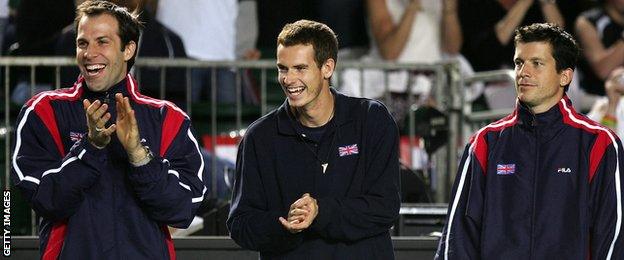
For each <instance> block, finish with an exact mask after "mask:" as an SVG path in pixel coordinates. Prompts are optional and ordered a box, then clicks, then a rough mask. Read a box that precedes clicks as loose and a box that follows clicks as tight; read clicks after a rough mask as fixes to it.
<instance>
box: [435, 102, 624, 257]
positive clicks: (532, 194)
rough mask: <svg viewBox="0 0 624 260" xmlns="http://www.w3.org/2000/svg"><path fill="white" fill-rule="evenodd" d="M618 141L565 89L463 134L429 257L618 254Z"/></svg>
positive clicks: (623, 248) (622, 247)
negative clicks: (535, 109)
mask: <svg viewBox="0 0 624 260" xmlns="http://www.w3.org/2000/svg"><path fill="white" fill-rule="evenodd" d="M623 156H624V152H623V150H622V143H621V142H620V140H619V138H618V137H617V136H616V135H615V134H614V133H612V132H611V131H609V130H608V129H607V128H605V127H603V126H601V125H598V124H597V123H595V122H593V121H591V120H589V119H587V118H586V117H585V116H583V115H580V114H578V113H577V112H576V111H575V110H574V108H573V107H572V105H571V102H570V100H569V99H568V98H567V97H563V98H562V99H561V100H560V101H559V103H557V105H555V106H553V107H552V108H551V109H550V110H548V111H547V112H544V113H541V114H537V115H534V114H532V113H531V112H530V111H529V110H528V109H527V108H526V107H525V106H523V105H521V104H520V103H518V105H516V110H515V111H514V113H512V114H511V115H509V116H507V117H505V118H503V119H501V120H499V121H497V122H495V123H492V124H490V125H488V126H486V127H484V128H482V129H481V130H479V131H478V132H477V133H476V135H475V136H473V138H472V139H471V141H470V143H469V144H468V145H467V148H466V150H465V152H464V155H463V157H462V160H461V163H460V165H459V169H458V174H457V177H456V179H455V185H454V187H453V196H452V198H451V201H450V203H449V212H448V219H447V225H446V227H445V228H444V231H443V236H442V238H441V240H440V243H439V246H438V252H437V254H436V258H437V259H579V260H580V259H624V234H623V233H624V231H623V230H622V224H623V223H622V177H623V175H622V170H623V169H622V162H623V161H622V159H623V158H624V157H623Z"/></svg>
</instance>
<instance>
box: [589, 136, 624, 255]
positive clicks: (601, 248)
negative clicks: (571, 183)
mask: <svg viewBox="0 0 624 260" xmlns="http://www.w3.org/2000/svg"><path fill="white" fill-rule="evenodd" d="M613 138H614V140H616V142H615V143H612V144H611V145H610V146H609V147H608V148H607V150H606V151H605V154H604V155H603V157H602V160H601V162H600V164H599V165H598V168H597V170H596V173H595V174H594V177H593V178H592V180H591V183H590V214H591V215H590V216H591V222H590V225H591V226H590V236H591V237H590V243H591V244H590V245H591V246H590V251H591V258H592V259H620V258H619V257H622V256H624V234H623V233H624V229H623V228H622V224H623V223H622V206H624V205H623V204H622V177H624V175H623V170H624V169H623V168H622V162H624V150H623V149H622V143H621V142H620V140H619V139H617V138H616V137H615V136H614V135H613Z"/></svg>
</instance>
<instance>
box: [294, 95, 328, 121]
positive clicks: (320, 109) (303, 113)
mask: <svg viewBox="0 0 624 260" xmlns="http://www.w3.org/2000/svg"><path fill="white" fill-rule="evenodd" d="M329 96H330V98H328V99H326V100H328V101H326V102H323V103H320V104H318V106H317V108H316V109H314V108H312V109H308V108H305V107H298V108H293V110H294V111H293V112H294V114H295V118H297V120H298V121H299V122H300V123H301V124H302V125H304V126H307V127H320V126H324V125H325V124H327V123H328V122H329V121H330V120H331V119H332V118H333V117H334V95H333V94H331V92H330V93H329Z"/></svg>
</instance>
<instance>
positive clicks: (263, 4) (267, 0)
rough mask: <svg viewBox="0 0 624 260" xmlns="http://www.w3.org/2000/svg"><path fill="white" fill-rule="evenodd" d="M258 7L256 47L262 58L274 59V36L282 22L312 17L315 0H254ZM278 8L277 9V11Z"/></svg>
mask: <svg viewBox="0 0 624 260" xmlns="http://www.w3.org/2000/svg"><path fill="white" fill-rule="evenodd" d="M255 1H256V3H257V8H258V42H257V48H258V50H260V52H261V54H262V58H266V59H275V37H276V36H277V35H278V34H279V33H280V31H282V27H284V24H287V23H292V22H295V21H297V20H299V19H314V18H315V17H314V12H315V8H314V3H315V0H297V1H293V0H255ZM277 10H279V11H277Z"/></svg>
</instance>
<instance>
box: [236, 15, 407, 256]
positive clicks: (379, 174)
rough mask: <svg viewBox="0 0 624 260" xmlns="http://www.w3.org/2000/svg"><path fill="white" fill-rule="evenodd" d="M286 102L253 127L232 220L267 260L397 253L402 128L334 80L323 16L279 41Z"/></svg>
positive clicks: (242, 156)
mask: <svg viewBox="0 0 624 260" xmlns="http://www.w3.org/2000/svg"><path fill="white" fill-rule="evenodd" d="M277 44H278V46H277V68H278V71H279V74H278V77H279V82H280V84H281V86H282V90H283V91H284V93H285V95H286V101H285V102H284V104H283V105H282V106H281V107H279V108H278V109H276V110H275V111H273V112H271V113H269V114H268V115H266V116H264V117H262V118H261V119H259V120H257V121H256V122H254V123H253V124H252V125H250V126H249V129H248V131H247V132H246V134H245V137H244V138H243V140H242V142H241V144H240V147H239V150H238V158H237V162H236V164H237V165H236V181H235V182H234V191H233V195H232V207H231V209H230V215H229V218H228V221H227V226H228V229H229V230H230V232H231V236H232V239H234V241H236V242H237V243H238V244H239V245H241V246H242V247H243V248H246V249H251V250H256V251H260V257H261V259H393V258H394V253H393V249H392V242H391V240H390V233H389V228H390V227H391V226H392V224H393V222H394V221H395V220H396V218H397V217H398V213H399V205H400V201H399V188H398V187H399V186H398V183H399V180H398V178H399V159H398V158H399V157H398V140H399V139H398V129H397V126H396V123H395V122H394V120H393V119H392V117H391V116H390V114H389V113H388V111H387V109H386V108H385V107H384V106H383V105H382V104H381V103H380V102H378V101H374V100H370V99H364V98H353V97H348V96H345V95H343V94H341V93H339V92H337V91H336V90H334V89H332V88H330V79H331V77H332V75H333V73H334V69H335V66H336V60H337V52H338V41H337V39H336V35H335V34H334V32H333V31H332V30H331V29H330V28H329V27H327V26H326V25H325V24H322V23H318V22H313V21H307V20H300V21H297V22H295V23H292V24H287V25H286V26H284V29H283V30H282V32H281V33H280V34H279V36H278V39H277Z"/></svg>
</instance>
